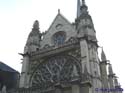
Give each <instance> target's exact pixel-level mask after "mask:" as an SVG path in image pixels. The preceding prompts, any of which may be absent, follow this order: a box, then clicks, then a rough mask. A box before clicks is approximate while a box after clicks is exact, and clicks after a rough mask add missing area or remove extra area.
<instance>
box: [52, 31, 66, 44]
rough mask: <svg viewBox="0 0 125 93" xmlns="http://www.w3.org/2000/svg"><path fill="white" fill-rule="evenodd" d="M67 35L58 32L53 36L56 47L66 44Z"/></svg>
mask: <svg viewBox="0 0 125 93" xmlns="http://www.w3.org/2000/svg"><path fill="white" fill-rule="evenodd" d="M65 38H66V34H65V32H63V31H60V32H57V33H55V34H54V36H53V41H54V44H55V45H62V44H64V42H65Z"/></svg>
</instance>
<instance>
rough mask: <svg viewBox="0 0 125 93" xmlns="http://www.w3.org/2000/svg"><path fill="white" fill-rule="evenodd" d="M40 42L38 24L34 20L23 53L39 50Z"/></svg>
mask: <svg viewBox="0 0 125 93" xmlns="http://www.w3.org/2000/svg"><path fill="white" fill-rule="evenodd" d="M40 40H41V33H40V31H39V22H38V21H37V20H36V21H35V22H34V24H33V28H32V31H31V32H30V34H29V36H28V39H27V43H26V46H25V49H26V50H24V52H25V53H26V52H33V51H36V50H38V49H39V47H40Z"/></svg>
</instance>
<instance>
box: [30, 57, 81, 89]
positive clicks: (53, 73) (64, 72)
mask: <svg viewBox="0 0 125 93" xmlns="http://www.w3.org/2000/svg"><path fill="white" fill-rule="evenodd" d="M74 68H75V69H74ZM74 71H75V72H74ZM74 73H76V74H74ZM74 75H78V76H77V77H79V76H80V64H79V62H77V61H76V60H74V58H72V57H71V56H55V57H51V58H50V59H48V60H46V61H45V62H42V63H41V64H40V65H39V67H38V68H37V70H36V71H35V73H34V74H33V77H32V87H41V88H42V89H43V90H44V89H47V88H50V87H49V86H51V87H53V86H55V85H57V84H62V83H65V82H70V81H71V80H72V78H73V77H74Z"/></svg>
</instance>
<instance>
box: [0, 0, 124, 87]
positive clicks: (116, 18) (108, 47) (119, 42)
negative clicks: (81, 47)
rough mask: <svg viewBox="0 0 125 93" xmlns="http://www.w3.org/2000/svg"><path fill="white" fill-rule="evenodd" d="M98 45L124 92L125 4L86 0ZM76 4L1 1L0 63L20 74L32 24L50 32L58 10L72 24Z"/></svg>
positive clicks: (68, 1)
mask: <svg viewBox="0 0 125 93" xmlns="http://www.w3.org/2000/svg"><path fill="white" fill-rule="evenodd" d="M86 4H87V6H88V9H89V13H90V15H91V16H92V19H93V22H94V26H95V29H96V35H97V39H98V43H99V45H100V46H103V48H104V51H105V53H106V56H107V59H108V60H110V62H111V63H112V66H113V70H114V72H115V73H116V75H117V76H118V77H119V81H120V83H121V85H122V87H123V88H125V0H86ZM76 5H77V0H0V61H2V62H4V63H6V64H8V65H9V66H11V67H13V68H14V69H16V70H18V71H19V72H20V71H21V62H22V61H21V58H22V57H21V56H20V55H18V53H23V49H24V45H25V43H26V40H27V37H28V34H29V33H30V31H31V29H32V25H33V22H34V21H35V20H39V22H40V31H41V32H42V31H45V30H47V29H48V28H49V26H50V24H51V23H52V21H53V20H54V18H55V16H56V15H57V13H58V9H60V10H61V14H63V15H64V16H65V17H66V18H67V19H68V20H69V21H70V22H74V20H75V18H76Z"/></svg>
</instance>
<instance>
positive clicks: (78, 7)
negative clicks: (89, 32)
mask: <svg viewBox="0 0 125 93" xmlns="http://www.w3.org/2000/svg"><path fill="white" fill-rule="evenodd" d="M80 7H81V2H80V0H77V18H78V17H79V16H80V14H81V13H80V12H81V11H80Z"/></svg>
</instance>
